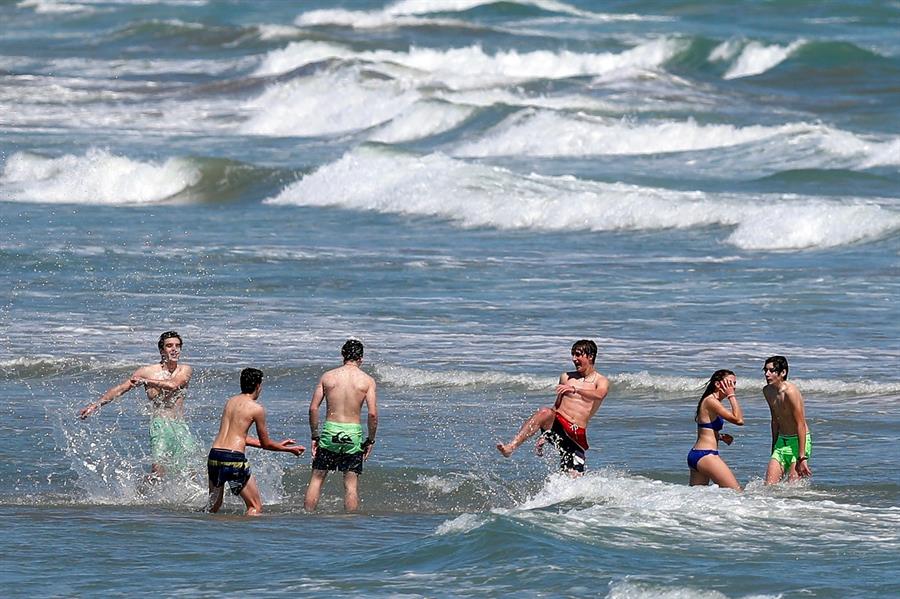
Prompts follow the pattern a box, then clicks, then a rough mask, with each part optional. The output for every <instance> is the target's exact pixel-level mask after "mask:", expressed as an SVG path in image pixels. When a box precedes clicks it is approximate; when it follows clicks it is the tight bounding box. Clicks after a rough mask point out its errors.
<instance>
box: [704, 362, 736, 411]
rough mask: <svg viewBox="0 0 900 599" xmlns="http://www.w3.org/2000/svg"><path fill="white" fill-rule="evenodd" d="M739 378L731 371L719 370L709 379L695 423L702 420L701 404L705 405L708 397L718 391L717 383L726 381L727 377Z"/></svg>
mask: <svg viewBox="0 0 900 599" xmlns="http://www.w3.org/2000/svg"><path fill="white" fill-rule="evenodd" d="M729 375H731V376H737V375H735V374H734V373H733V372H731V371H730V370H726V369H725V368H723V369H721V370H717V371H715V372H714V373H712V376H711V377H709V381H707V383H706V389H704V390H703V395H701V396H700V401H698V402H697V411H696V412H695V413H694V422H698V420H697V419H698V418H700V404H702V403H703V399H704V398H705V397H706V396H707V395H712V394H713V393H714V392H715V390H716V383H718V382H719V381H723V380H725V377H726V376H729Z"/></svg>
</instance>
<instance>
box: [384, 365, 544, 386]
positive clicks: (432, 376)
mask: <svg viewBox="0 0 900 599" xmlns="http://www.w3.org/2000/svg"><path fill="white" fill-rule="evenodd" d="M375 372H376V373H377V375H378V377H379V379H381V380H382V381H383V382H385V383H387V384H389V385H394V386H397V387H409V388H416V387H428V388H434V387H479V386H490V387H494V386H522V387H526V388H528V389H535V390H537V389H552V388H553V384H554V383H555V382H556V378H553V377H546V378H545V377H539V376H533V375H528V374H515V373H509V372H497V371H488V372H472V371H464V370H440V371H429V370H422V369H418V368H408V367H405V366H389V365H388V366H384V365H378V366H376V370H375Z"/></svg>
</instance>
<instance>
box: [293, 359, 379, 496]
mask: <svg viewBox="0 0 900 599" xmlns="http://www.w3.org/2000/svg"><path fill="white" fill-rule="evenodd" d="M361 364H362V359H359V360H345V361H344V364H343V366H340V367H338V368H335V369H333V370H329V371H328V372H326V373H325V374H323V375H322V377H321V378H320V379H319V382H318V384H316V388H315V389H314V390H313V395H312V400H311V401H310V403H309V429H310V433H311V435H312V437H313V442H312V457H313V458H315V457H316V452H317V451H318V449H319V442H318V441H317V440H316V435H317V434H318V431H319V408H320V407H321V405H322V401H325V419H326V420H330V421H332V422H342V423H349V424H359V422H360V414H361V412H362V406H363V404H365V406H366V411H367V413H368V416H367V419H366V425H367V427H368V433H369V435H368V437H367V439H368V441H371V443H369V444H368V446H367V447H366V449H365V451H364V452H363V459H364V460H368V459H369V456H370V455H371V454H372V450H373V449H374V447H375V433H376V431H377V430H378V397H377V391H376V384H375V379H373V378H372V377H371V376H369V375H368V374H366V373H365V372H363V371H362V369H361V368H360V366H361ZM326 476H328V471H327V470H313V471H312V474H311V475H310V479H309V486H308V487H307V488H306V497H305V499H304V502H303V505H304V507H305V508H306V510H308V511H313V510H315V509H316V507H317V506H318V504H319V497H320V495H321V493H322V484H323V483H324V482H325V477H326ZM358 485H359V475H358V474H357V473H356V472H351V471H349V470H348V471H347V472H345V473H344V510H345V511H347V512H355V511H356V510H357V509H359V490H358Z"/></svg>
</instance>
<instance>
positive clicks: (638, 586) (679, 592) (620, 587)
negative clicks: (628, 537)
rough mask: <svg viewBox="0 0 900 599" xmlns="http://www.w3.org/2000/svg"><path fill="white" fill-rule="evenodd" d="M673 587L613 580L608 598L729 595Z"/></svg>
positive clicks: (747, 598)
mask: <svg viewBox="0 0 900 599" xmlns="http://www.w3.org/2000/svg"><path fill="white" fill-rule="evenodd" d="M701 586H702V585H698V586H697V587H683V586H677V587H674V588H673V587H671V586H665V585H663V584H661V583H656V584H653V583H648V582H630V581H625V582H613V583H612V584H611V585H610V589H609V593H607V595H606V597H607V599H728V595H725V594H723V593H720V592H718V591H713V590H710V589H707V588H701ZM781 597H782V595H781V594H780V593H779V594H777V595H744V596H742V599H780V598H781Z"/></svg>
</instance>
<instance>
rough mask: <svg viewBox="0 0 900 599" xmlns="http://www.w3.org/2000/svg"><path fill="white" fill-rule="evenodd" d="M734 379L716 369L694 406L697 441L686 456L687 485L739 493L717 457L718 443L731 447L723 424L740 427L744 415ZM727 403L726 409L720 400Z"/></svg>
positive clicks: (737, 485)
mask: <svg viewBox="0 0 900 599" xmlns="http://www.w3.org/2000/svg"><path fill="white" fill-rule="evenodd" d="M736 385H737V377H735V375H734V373H733V372H731V371H730V370H717V371H715V372H714V373H713V375H712V376H711V377H710V379H709V382H708V383H707V384H706V390H704V391H703V395H702V397H701V399H700V402H699V403H698V404H697V412H696V414H695V415H694V420H695V421H696V422H697V442H696V443H694V447H693V448H692V449H691V451H690V452H689V453H688V456H687V462H688V467H689V468H690V472H691V479H690V484H691V486H694V485H708V484H709V482H710V481H712V482H714V483H716V484H717V485H719V486H720V487H727V488H729V489H736V490H738V491H740V490H741V485H739V484H738V481H737V479H736V478H735V477H734V474H733V473H732V472H731V469H730V468H729V467H728V464H726V463H725V460H723V459H722V458H721V457H719V440H720V439H721V440H722V441H724V442H725V444H726V445H731V442H732V441H733V440H734V437H732V436H731V435H729V434H727V433H721V432H719V431H721V430H722V426H723V425H724V424H725V421H726V420H727V421H728V422H730V423H732V424H736V425H738V426H743V425H744V412H743V410H741V405H740V404H739V403H738V400H737V397H735V395H734V388H735V386H736ZM725 400H728V404H729V406H730V409H729V408H726V407H725V405H724V403H723V402H724V401H725Z"/></svg>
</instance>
